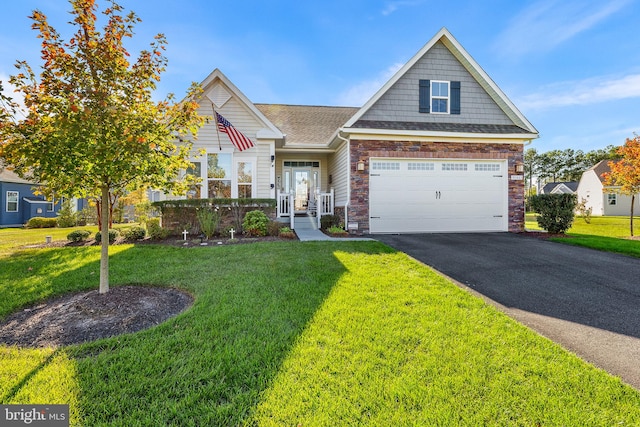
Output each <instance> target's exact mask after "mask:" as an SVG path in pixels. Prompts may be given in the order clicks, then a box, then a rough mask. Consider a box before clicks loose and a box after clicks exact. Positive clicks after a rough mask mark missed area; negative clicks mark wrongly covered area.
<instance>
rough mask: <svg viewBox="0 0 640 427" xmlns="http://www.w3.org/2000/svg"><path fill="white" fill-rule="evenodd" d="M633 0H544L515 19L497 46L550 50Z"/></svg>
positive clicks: (508, 50)
mask: <svg viewBox="0 0 640 427" xmlns="http://www.w3.org/2000/svg"><path fill="white" fill-rule="evenodd" d="M629 3H631V0H612V1H605V2H602V1H595V0H589V1H577V0H567V1H563V0H540V1H537V2H535V3H533V4H532V5H531V6H529V7H527V8H526V9H524V10H523V11H522V12H521V13H520V14H518V15H517V16H515V17H514V18H513V19H512V20H511V22H510V23H509V25H508V27H507V28H506V29H505V30H504V31H503V32H502V33H501V34H500V35H499V36H498V40H497V41H496V45H495V46H496V49H499V50H500V51H501V52H503V53H504V54H505V55H508V56H512V55H520V56H522V55H526V54H527V53H530V52H536V51H538V52H546V51H549V50H551V49H553V48H555V47H556V46H558V45H559V44H561V43H563V42H565V41H567V40H569V39H571V38H572V37H574V36H576V35H578V34H580V33H582V32H584V31H587V30H589V29H591V28H592V27H594V26H595V25H597V24H598V23H600V22H601V21H604V20H605V19H606V18H608V17H609V16H610V15H612V14H614V13H616V12H618V11H619V10H621V9H622V8H624V7H625V6H626V5H627V4H629Z"/></svg>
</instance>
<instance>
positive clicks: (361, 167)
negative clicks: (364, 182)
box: [358, 160, 364, 172]
mask: <svg viewBox="0 0 640 427" xmlns="http://www.w3.org/2000/svg"><path fill="white" fill-rule="evenodd" d="M358 170H359V171H360V172H362V171H363V170H364V160H360V161H359V162H358Z"/></svg>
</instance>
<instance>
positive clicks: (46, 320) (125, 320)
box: [0, 286, 193, 347]
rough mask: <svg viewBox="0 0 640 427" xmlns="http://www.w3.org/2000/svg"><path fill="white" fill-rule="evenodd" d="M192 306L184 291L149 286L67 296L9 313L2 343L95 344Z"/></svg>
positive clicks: (0, 327)
mask: <svg viewBox="0 0 640 427" xmlns="http://www.w3.org/2000/svg"><path fill="white" fill-rule="evenodd" d="M192 303H193V298H192V297H191V295H189V294H187V293H185V292H183V291H180V290H178V289H173V288H161V287H151V286H119V287H115V288H111V289H110V290H109V292H107V293H105V294H100V293H98V290H94V291H90V292H82V293H77V294H71V295H66V296H63V297H59V298H56V299H53V300H51V301H46V302H44V303H41V304H39V305H37V306H34V307H30V308H25V309H23V310H20V311H18V312H16V313H13V314H11V315H9V316H8V317H7V318H5V319H4V321H3V322H2V323H0V343H3V344H9V345H17V346H19V347H59V346H64V345H70V344H78V343H82V342H86V341H93V340H97V339H100V338H107V337H111V336H115V335H120V334H126V333H131V332H136V331H140V330H142V329H147V328H150V327H152V326H155V325H157V324H159V323H162V322H164V321H165V320H167V319H169V318H171V317H173V316H176V315H177V314H179V313H181V312H182V311H184V310H185V309H186V308H188V307H189V306H191V304H192Z"/></svg>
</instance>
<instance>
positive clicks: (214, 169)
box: [163, 28, 538, 234]
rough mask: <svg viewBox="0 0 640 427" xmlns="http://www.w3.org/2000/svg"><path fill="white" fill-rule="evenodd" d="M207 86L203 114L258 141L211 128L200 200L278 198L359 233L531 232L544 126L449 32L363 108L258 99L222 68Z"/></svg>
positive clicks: (281, 210) (199, 165)
mask: <svg viewBox="0 0 640 427" xmlns="http://www.w3.org/2000/svg"><path fill="white" fill-rule="evenodd" d="M202 87H203V90H204V97H203V100H202V101H201V102H200V112H201V114H204V115H207V116H213V109H214V108H215V111H216V112H217V113H219V114H220V115H221V116H222V117H224V118H225V119H226V120H228V121H229V122H230V123H231V124H232V125H233V126H234V127H235V128H236V129H237V130H239V131H240V132H242V133H243V134H244V135H246V136H247V137H248V138H250V139H251V140H252V142H253V143H254V144H255V146H254V147H252V148H249V149H246V150H243V151H240V150H238V149H237V148H234V145H232V144H231V142H230V140H229V138H228V135H227V134H226V133H221V132H217V131H216V129H217V126H216V124H215V122H214V121H211V122H210V123H208V124H207V125H205V126H204V127H203V128H202V129H201V131H200V133H199V135H198V140H197V141H196V142H195V144H194V152H196V150H199V149H203V150H204V151H205V152H206V154H205V155H204V156H202V157H194V158H193V159H192V161H193V162H194V165H195V167H194V168H193V170H189V171H188V173H193V174H196V175H198V176H199V177H201V178H202V183H201V185H200V186H198V188H194V189H193V190H192V191H191V192H190V193H189V197H196V198H207V197H257V198H275V199H277V201H278V216H280V217H283V216H284V217H286V216H289V215H291V214H293V213H295V214H298V213H300V214H304V213H316V212H317V213H318V214H324V213H328V212H334V213H335V214H337V215H339V216H340V217H341V218H342V219H343V222H344V224H345V228H348V229H349V230H350V231H351V232H353V233H357V234H362V233H411V232H416V233H422V232H440V231H442V232H475V231H514V232H517V231H521V230H523V228H524V180H523V147H524V145H525V144H527V143H529V142H530V141H531V140H532V139H535V138H537V137H538V131H537V130H536V129H535V128H534V127H533V125H532V124H531V123H530V122H529V121H528V120H527V119H526V118H525V117H524V116H523V115H522V113H521V112H520V111H519V110H518V109H517V108H516V107H515V105H514V104H513V103H512V102H511V101H510V100H509V99H508V98H507V96H506V95H505V94H504V93H503V92H502V91H501V90H500V88H498V86H497V85H496V84H495V83H494V82H493V80H491V78H490V77H489V76H488V75H487V74H486V72H485V71H484V70H483V69H482V68H481V67H480V66H479V65H478V64H477V63H476V62H475V60H474V59H473V58H472V57H471V56H470V55H469V54H468V53H467V52H466V51H465V50H464V48H463V47H462V46H461V45H460V44H459V43H458V41H457V40H456V39H454V38H453V36H452V35H451V34H450V33H449V31H448V30H446V29H444V28H443V29H442V30H440V31H439V32H438V33H437V34H436V35H435V37H433V38H432V39H431V40H430V41H429V42H428V43H427V44H426V45H425V46H424V47H423V48H422V49H420V51H419V52H418V53H417V54H416V55H415V56H414V57H413V58H411V59H410V60H409V62H407V63H406V64H405V65H404V66H403V67H402V68H401V69H400V70H399V71H398V72H397V73H396V74H395V75H394V76H393V77H392V78H391V79H390V80H389V81H388V82H387V83H386V84H385V85H384V86H382V88H380V90H379V91H378V92H377V93H376V94H375V95H374V96H373V97H372V98H371V99H369V101H367V102H366V103H365V104H364V106H362V107H361V108H347V107H321V106H299V105H270V104H253V103H252V102H251V101H250V100H249V99H248V98H247V97H246V96H245V95H244V94H243V93H242V92H241V91H240V90H239V89H238V88H237V87H236V86H235V85H234V84H233V83H232V82H231V81H230V80H229V79H228V78H227V77H226V76H225V75H224V74H223V73H222V72H220V70H217V69H216V70H215V71H213V73H211V74H210V75H209V76H208V77H207V78H206V79H205V80H204V81H203V82H202ZM164 197H166V196H165V195H163V198H164Z"/></svg>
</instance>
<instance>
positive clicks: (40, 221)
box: [27, 216, 57, 228]
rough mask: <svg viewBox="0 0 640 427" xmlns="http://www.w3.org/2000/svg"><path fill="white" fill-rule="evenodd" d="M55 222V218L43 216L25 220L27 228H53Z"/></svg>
mask: <svg viewBox="0 0 640 427" xmlns="http://www.w3.org/2000/svg"><path fill="white" fill-rule="evenodd" d="M56 224H57V218H44V217H41V216H34V217H33V218H31V219H30V220H29V221H27V228H53V227H55V226H56Z"/></svg>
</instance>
